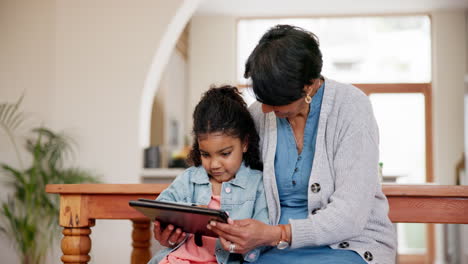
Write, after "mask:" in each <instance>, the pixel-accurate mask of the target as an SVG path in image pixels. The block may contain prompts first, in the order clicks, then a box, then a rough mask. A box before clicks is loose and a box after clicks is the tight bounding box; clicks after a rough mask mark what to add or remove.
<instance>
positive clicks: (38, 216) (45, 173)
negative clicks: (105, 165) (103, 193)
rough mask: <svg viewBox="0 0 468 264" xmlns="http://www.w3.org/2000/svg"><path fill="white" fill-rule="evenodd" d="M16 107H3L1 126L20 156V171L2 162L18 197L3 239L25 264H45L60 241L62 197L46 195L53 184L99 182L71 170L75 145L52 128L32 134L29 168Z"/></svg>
mask: <svg viewBox="0 0 468 264" xmlns="http://www.w3.org/2000/svg"><path fill="white" fill-rule="evenodd" d="M21 101H22V97H21V98H20V99H19V100H18V101H17V102H16V103H1V104H0V126H1V130H3V132H4V133H5V134H6V135H7V137H8V139H9V141H10V142H11V144H12V146H13V149H14V151H15V153H16V156H17V159H18V164H19V167H18V168H17V167H14V166H12V165H8V164H5V163H3V162H0V170H1V174H2V176H4V177H5V178H6V184H7V186H9V187H11V191H12V193H11V194H10V195H9V196H8V197H7V200H6V201H2V202H1V208H0V218H1V219H0V233H2V234H4V235H6V236H7V238H8V239H9V240H11V241H12V243H13V245H14V246H15V249H16V251H17V254H18V256H19V257H20V260H21V263H22V264H42V263H44V261H45V258H46V254H47V252H48V250H49V249H50V246H51V245H52V244H53V243H54V242H56V240H57V238H59V237H60V233H59V231H60V230H59V229H58V224H57V223H58V215H59V201H58V197H57V196H54V195H49V194H47V193H46V192H45V186H46V185H47V184H64V183H83V182H97V177H96V175H95V174H93V173H92V172H90V171H87V170H83V169H80V168H75V167H66V166H65V160H67V159H69V158H71V157H72V156H73V155H72V154H73V151H74V147H75V146H76V145H75V143H74V141H73V139H71V138H70V137H68V136H66V135H64V134H63V133H56V132H54V131H52V130H50V129H48V128H46V127H42V126H41V127H36V128H33V129H31V130H30V132H29V133H28V135H27V136H26V140H25V149H24V150H25V151H26V153H27V154H28V155H29V156H30V157H29V158H28V159H27V160H28V164H27V165H26V166H25V165H24V164H25V163H24V162H23V160H22V155H21V152H20V148H19V145H18V144H17V139H18V138H19V135H18V134H19V129H18V128H20V127H21V126H22V125H23V123H24V120H25V117H24V113H23V112H21V111H20V109H19V107H20V104H21Z"/></svg>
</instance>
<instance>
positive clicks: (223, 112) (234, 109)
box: [187, 85, 263, 170]
mask: <svg viewBox="0 0 468 264" xmlns="http://www.w3.org/2000/svg"><path fill="white" fill-rule="evenodd" d="M215 132H222V133H224V134H227V135H229V136H232V137H236V138H239V139H240V140H241V141H242V142H247V144H248V149H247V152H246V153H244V157H243V159H244V163H245V165H246V166H249V167H251V168H252V169H256V170H262V169H263V163H262V161H261V160H260V149H259V141H260V137H259V136H258V133H257V130H256V129H255V124H254V121H253V119H252V116H251V115H250V112H249V110H248V109H247V104H246V103H245V102H244V100H243V99H242V97H241V96H240V93H239V91H238V90H237V88H236V87H233V86H229V85H225V86H221V87H213V86H212V87H211V88H210V89H209V90H208V91H207V92H206V93H205V94H204V95H203V97H202V99H201V100H200V102H199V103H198V105H197V106H196V107H195V111H194V112H193V132H192V133H193V146H192V150H191V151H190V153H189V155H188V158H187V162H188V163H189V164H191V165H194V166H200V165H201V164H202V163H201V155H200V149H199V146H198V136H199V135H202V134H207V133H215Z"/></svg>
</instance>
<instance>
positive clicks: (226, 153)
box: [221, 152, 231, 157]
mask: <svg viewBox="0 0 468 264" xmlns="http://www.w3.org/2000/svg"><path fill="white" fill-rule="evenodd" d="M230 154H231V152H223V153H221V155H223V156H224V157H227V156H229V155H230Z"/></svg>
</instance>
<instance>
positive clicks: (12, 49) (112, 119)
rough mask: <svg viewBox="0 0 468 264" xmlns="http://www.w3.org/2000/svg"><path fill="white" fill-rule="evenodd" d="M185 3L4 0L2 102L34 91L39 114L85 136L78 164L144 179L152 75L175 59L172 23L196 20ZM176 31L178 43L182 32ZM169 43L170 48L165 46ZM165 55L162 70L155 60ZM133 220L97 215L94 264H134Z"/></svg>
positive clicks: (119, 179) (108, 178)
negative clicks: (144, 124) (143, 123)
mask: <svg viewBox="0 0 468 264" xmlns="http://www.w3.org/2000/svg"><path fill="white" fill-rule="evenodd" d="M185 3H189V2H184V1H183V0H177V1H164V0H144V1H138V3H137V4H136V3H133V2H129V1H114V0H101V1H92V0H83V1H48V0H40V1H39V0H38V1H33V2H31V1H24V0H14V1H13V0H12V1H0V12H1V13H0V36H2V41H0V55H1V60H0V98H1V101H4V100H10V101H12V100H14V99H16V98H17V97H18V96H19V95H20V94H21V93H22V91H25V92H26V100H25V102H24V104H23V106H24V107H25V108H26V109H27V110H29V111H30V112H32V115H33V116H34V117H37V119H38V120H41V121H44V122H45V124H46V125H48V126H51V127H53V128H57V129H65V130H66V131H67V132H69V133H70V134H72V135H73V136H74V137H75V138H76V140H77V142H78V143H79V146H80V148H79V152H78V155H77V160H78V164H77V165H79V166H83V167H86V168H90V169H93V170H95V171H96V172H98V173H99V174H101V175H102V176H103V177H102V180H103V181H104V182H108V183H137V182H139V174H140V171H141V167H142V149H141V146H140V140H141V139H140V138H139V136H140V127H139V125H140V124H139V121H140V119H141V109H140V108H141V105H142V102H141V101H142V96H143V94H144V88H147V87H145V84H146V80H147V79H148V76H150V75H153V76H152V77H151V78H152V79H153V80H159V76H155V75H154V74H153V72H159V73H160V72H162V69H161V68H162V67H163V66H164V65H165V64H166V63H167V60H168V58H169V56H167V58H159V57H158V58H154V56H155V54H156V53H157V52H159V53H164V52H165V53H168V52H170V51H171V50H172V48H173V47H170V45H168V44H167V43H166V44H164V45H163V44H162V43H161V42H162V41H163V40H164V38H165V37H166V35H167V34H166V33H167V32H166V30H167V28H168V27H169V26H168V25H172V26H171V28H172V29H174V28H180V30H179V31H182V29H183V27H184V24H185V23H183V24H181V25H176V26H174V23H175V22H174V19H175V18H177V19H179V22H180V20H183V19H185V20H188V19H189V18H190V16H191V14H190V15H188V16H187V17H186V18H182V19H181V17H180V16H176V14H178V12H179V11H181V9H182V8H184V7H185ZM192 11H193V10H192ZM185 14H186V15H187V14H189V12H187V11H185ZM173 38H174V42H173V43H175V40H176V39H177V36H175V37H173ZM161 46H165V47H167V46H169V48H170V49H169V48H168V50H166V51H164V50H163V51H161V50H158V48H159V47H161ZM155 61H158V63H157V64H156V65H157V66H159V68H157V67H152V65H155V63H154V62H155ZM156 75H157V74H156ZM155 85H157V83H156V84H155ZM150 88H151V87H150ZM152 88H154V89H149V90H150V91H151V90H152V91H155V90H156V87H152ZM153 96H154V94H153V95H152V96H151V97H150V100H152V99H153ZM148 111H149V112H151V108H149V109H148ZM148 115H149V113H148ZM148 127H149V124H148ZM148 133H149V132H148ZM148 133H147V134H148ZM145 140H146V141H149V137H148V138H147V139H144V140H143V141H145ZM0 142H2V148H0V149H2V150H1V152H0V154H1V156H0V160H1V161H4V160H8V159H9V157H10V156H11V150H8V151H3V149H4V148H3V146H4V142H5V140H4V137H3V135H2V140H1V141H0ZM2 193H3V192H2ZM3 198H4V197H3ZM130 227H131V223H130V222H129V221H97V222H96V226H95V227H94V228H93V229H92V231H93V233H92V235H91V236H92V239H93V250H92V252H91V255H92V261H91V263H128V262H129V260H130V249H131V240H130V237H131V234H130ZM0 255H1V256H2V261H1V262H2V263H15V261H14V259H15V257H14V252H12V251H10V250H9V246H7V242H6V241H3V240H2V241H0ZM48 263H59V261H58V259H53V260H51V261H50V262H48Z"/></svg>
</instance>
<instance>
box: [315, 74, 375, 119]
mask: <svg viewBox="0 0 468 264" xmlns="http://www.w3.org/2000/svg"><path fill="white" fill-rule="evenodd" d="M327 84H328V89H329V91H328V92H329V95H332V96H326V97H325V98H324V100H328V101H333V102H326V104H328V105H333V109H332V111H333V110H334V111H336V112H339V113H341V114H346V115H350V116H352V115H354V114H358V113H369V112H372V106H371V102H370V100H369V97H368V96H367V95H366V94H365V93H364V92H363V91H362V90H361V89H359V88H357V87H356V86H354V85H352V84H347V83H341V82H337V81H334V80H330V79H327Z"/></svg>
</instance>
